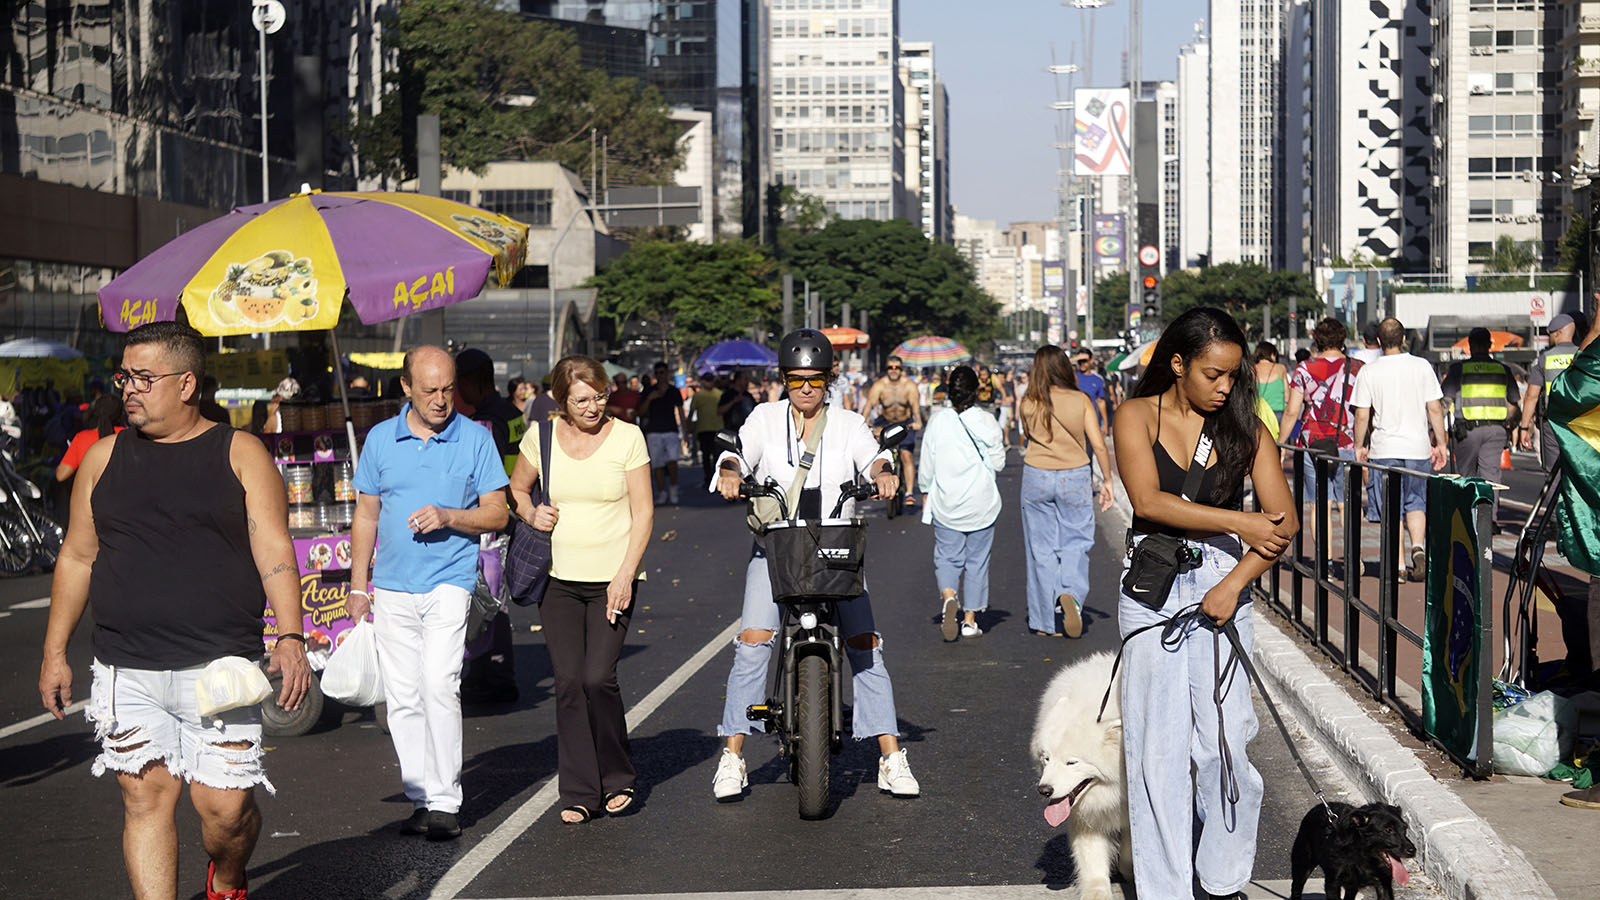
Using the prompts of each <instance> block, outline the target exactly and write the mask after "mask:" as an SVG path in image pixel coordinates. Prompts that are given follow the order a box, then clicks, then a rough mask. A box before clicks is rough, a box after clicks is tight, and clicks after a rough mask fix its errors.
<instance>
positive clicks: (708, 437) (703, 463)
mask: <svg viewBox="0 0 1600 900" xmlns="http://www.w3.org/2000/svg"><path fill="white" fill-rule="evenodd" d="M694 437H695V440H697V441H699V442H700V469H701V471H703V472H705V473H706V484H708V485H709V484H710V483H711V476H712V471H711V467H712V465H713V464H714V463H715V462H716V461H717V457H718V456H720V455H721V453H722V451H721V450H718V449H717V433H716V432H715V431H698V432H695V436H694Z"/></svg>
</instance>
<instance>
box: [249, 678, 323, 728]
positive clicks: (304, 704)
mask: <svg viewBox="0 0 1600 900" xmlns="http://www.w3.org/2000/svg"><path fill="white" fill-rule="evenodd" d="M269 678H270V681H271V683H272V696H270V697H268V698H267V699H265V700H263V701H261V730H262V731H264V732H266V733H267V734H268V735H271V736H272V737H295V736H297V735H302V734H305V733H306V732H308V731H310V730H311V728H312V726H314V725H316V724H317V723H318V722H319V721H321V720H322V709H323V698H322V682H321V681H319V680H318V678H317V675H316V673H312V675H311V686H310V687H309V688H307V689H306V696H305V699H303V700H301V701H300V708H299V709H297V710H294V711H293V712H290V711H289V710H286V709H284V708H283V707H281V706H279V705H278V693H279V692H280V691H282V690H283V676H281V675H272V676H269Z"/></svg>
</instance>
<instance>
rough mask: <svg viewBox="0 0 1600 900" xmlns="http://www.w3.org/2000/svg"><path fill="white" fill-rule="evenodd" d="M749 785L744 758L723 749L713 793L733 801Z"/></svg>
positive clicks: (718, 762)
mask: <svg viewBox="0 0 1600 900" xmlns="http://www.w3.org/2000/svg"><path fill="white" fill-rule="evenodd" d="M907 774H910V773H907ZM878 780H879V781H882V780H883V776H882V775H879V776H878ZM749 785H750V778H749V776H748V775H746V774H745V769H744V757H742V756H740V755H739V754H737V753H735V752H733V751H732V750H729V749H728V748H726V747H724V748H722V757H721V759H719V760H718V761H717V774H716V776H715V777H713V778H712V779H711V793H713V794H715V795H716V797H717V799H718V800H732V799H734V798H735V797H738V796H739V795H740V794H743V793H744V789H745V788H746V787H748V786H749Z"/></svg>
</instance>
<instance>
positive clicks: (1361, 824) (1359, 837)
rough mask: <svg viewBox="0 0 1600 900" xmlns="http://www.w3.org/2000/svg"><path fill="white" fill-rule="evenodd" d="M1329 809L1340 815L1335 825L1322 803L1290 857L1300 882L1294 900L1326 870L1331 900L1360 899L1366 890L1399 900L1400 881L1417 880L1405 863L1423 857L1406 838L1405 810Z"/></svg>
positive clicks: (1291, 896) (1370, 806)
mask: <svg viewBox="0 0 1600 900" xmlns="http://www.w3.org/2000/svg"><path fill="white" fill-rule="evenodd" d="M1328 806H1329V807H1331V808H1332V809H1333V814H1334V816H1335V818H1334V820H1333V821H1332V822H1330V821H1328V810H1326V809H1323V808H1322V806H1321V805H1320V804H1318V805H1317V806H1313V807H1312V808H1311V811H1310V812H1308V813H1306V817H1305V818H1304V819H1303V820H1301V822H1300V833H1299V834H1297V835H1295V838H1294V850H1293V851H1292V852H1291V854H1290V860H1291V870H1292V875H1293V878H1294V880H1293V884H1292V886H1291V887H1290V890H1289V900H1300V897H1301V891H1303V890H1304V889H1305V886H1306V877H1307V876H1309V875H1310V874H1311V870H1312V868H1320V869H1321V870H1322V879H1323V881H1322V884H1323V893H1324V895H1325V896H1326V897H1327V900H1341V897H1342V898H1343V900H1355V897H1356V892H1357V891H1359V890H1361V889H1362V888H1364V887H1372V888H1376V889H1377V892H1378V897H1379V898H1380V900H1394V882H1395V881H1399V882H1400V884H1401V885H1405V884H1406V883H1408V882H1409V881H1410V880H1411V876H1410V875H1409V874H1408V873H1407V872H1406V869H1405V866H1404V865H1403V864H1402V863H1401V862H1400V860H1402V859H1409V858H1411V857H1413V856H1416V855H1417V848H1416V847H1415V846H1414V845H1413V844H1412V843H1411V840H1410V839H1409V838H1407V837H1406V823H1405V819H1403V818H1401V816H1400V807H1398V806H1389V805H1387V804H1383V803H1368V804H1367V805H1366V806H1362V807H1359V808H1358V807H1354V806H1351V805H1350V804H1348V803H1329V804H1328ZM1341 890H1342V891H1343V894H1341V893H1340V891H1341Z"/></svg>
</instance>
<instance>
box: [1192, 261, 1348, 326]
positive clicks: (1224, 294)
mask: <svg viewBox="0 0 1600 900" xmlns="http://www.w3.org/2000/svg"><path fill="white" fill-rule="evenodd" d="M1290 299H1293V300H1294V301H1295V303H1296V309H1297V314H1298V316H1299V321H1300V323H1302V324H1303V323H1304V322H1306V321H1308V320H1310V319H1311V318H1313V317H1315V316H1316V315H1318V314H1320V313H1321V311H1322V307H1323V303H1322V299H1321V298H1320V297H1318V296H1317V291H1316V287H1315V285H1313V284H1312V281H1311V276H1309V275H1307V274H1305V273H1303V272H1285V271H1277V270H1273V269H1269V268H1267V267H1266V266H1263V265H1260V264H1259V263H1219V264H1217V265H1214V266H1207V267H1206V268H1204V269H1200V270H1198V271H1195V272H1191V271H1188V270H1181V271H1177V272H1170V273H1168V274H1167V277H1166V278H1165V279H1163V281H1162V284H1161V318H1162V324H1163V325H1165V324H1166V323H1168V322H1171V321H1172V320H1173V319H1176V318H1177V317H1178V316H1181V315H1183V313H1184V312H1185V311H1186V310H1188V309H1190V308H1191V307H1195V306H1215V307H1218V308H1220V309H1225V310H1227V311H1228V312H1229V313H1230V314H1232V316H1233V317H1234V318H1235V319H1236V320H1238V322H1239V325H1240V327H1241V328H1243V329H1244V333H1245V335H1246V337H1249V338H1251V339H1259V338H1260V336H1261V318H1262V316H1261V310H1262V308H1263V307H1265V308H1268V309H1270V310H1271V314H1270V315H1271V318H1272V333H1273V334H1275V335H1282V334H1287V333H1288V331H1289V301H1290Z"/></svg>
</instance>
